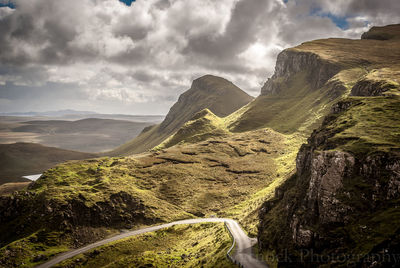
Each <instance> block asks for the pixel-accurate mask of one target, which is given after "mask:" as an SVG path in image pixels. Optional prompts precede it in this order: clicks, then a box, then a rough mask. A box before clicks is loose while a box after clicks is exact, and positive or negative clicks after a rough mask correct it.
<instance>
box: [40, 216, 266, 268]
mask: <svg viewBox="0 0 400 268" xmlns="http://www.w3.org/2000/svg"><path fill="white" fill-rule="evenodd" d="M205 222H224V223H226V225H227V227H228V228H229V230H230V232H231V234H232V236H233V238H234V239H235V242H236V247H235V253H234V254H233V256H232V257H233V259H234V260H235V261H236V262H238V263H240V264H241V265H242V267H246V268H261V267H262V268H265V267H268V266H267V265H266V264H265V263H263V262H261V261H259V260H258V259H257V258H255V257H254V256H253V254H252V246H253V245H254V244H255V243H257V239H255V238H250V237H248V236H247V235H246V233H245V232H244V231H243V230H242V228H240V226H239V224H238V223H237V221H235V220H232V219H225V218H204V219H189V220H182V221H174V222H170V223H166V224H161V225H157V226H152V227H147V228H143V229H139V230H135V231H129V232H125V233H121V234H119V235H116V236H113V237H110V238H107V239H104V240H100V241H97V242H95V243H92V244H89V245H87V246H85V247H82V248H78V249H75V250H72V251H68V252H65V253H62V254H60V255H58V256H57V257H55V258H54V259H51V260H50V261H48V262H45V263H43V264H41V265H39V266H37V268H48V267H52V266H53V265H56V264H58V263H60V262H62V261H64V260H67V259H69V258H72V257H74V256H76V255H78V254H81V253H84V252H87V251H89V250H91V249H94V248H96V247H99V246H102V245H105V244H107V243H110V242H114V241H117V240H120V239H123V238H127V237H130V236H135V235H140V234H144V233H148V232H154V231H157V230H160V229H163V228H168V227H172V226H174V225H178V224H196V223H205Z"/></svg>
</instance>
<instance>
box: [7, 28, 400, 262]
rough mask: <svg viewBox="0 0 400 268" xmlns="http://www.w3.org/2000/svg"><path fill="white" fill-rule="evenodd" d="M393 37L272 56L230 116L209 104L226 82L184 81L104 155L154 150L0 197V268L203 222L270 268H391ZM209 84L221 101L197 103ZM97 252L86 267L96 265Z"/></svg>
mask: <svg viewBox="0 0 400 268" xmlns="http://www.w3.org/2000/svg"><path fill="white" fill-rule="evenodd" d="M397 36H400V26H399V25H397V26H396V25H392V26H388V27H376V28H372V29H371V31H370V32H369V33H367V34H364V35H363V39H360V40H349V39H338V38H331V39H323V40H315V41H310V42H306V43H303V44H301V45H299V46H297V47H294V48H290V49H287V50H284V51H282V52H281V53H280V54H279V56H278V58H277V63H276V68H275V73H274V75H273V76H272V77H271V78H270V79H268V80H267V81H266V83H265V85H264V86H263V88H262V89H261V95H260V96H259V97H257V98H256V99H255V100H253V101H251V102H249V103H247V104H243V105H242V106H241V107H236V108H235V109H233V108H232V109H231V110H232V112H230V111H228V110H226V111H225V112H224V111H221V110H218V109H217V107H220V105H216V106H213V105H212V104H213V103H214V101H215V100H216V99H221V100H224V99H229V98H227V96H230V95H229V94H230V92H231V91H232V89H233V88H235V87H234V86H232V84H230V83H229V82H227V81H226V80H223V79H220V78H215V77H209V76H206V77H203V78H200V79H199V80H200V83H199V81H198V80H196V81H195V82H193V85H192V88H191V89H190V90H189V91H188V93H185V94H184V95H183V96H182V97H181V98H180V99H179V100H178V102H177V103H176V104H175V105H174V107H173V108H171V111H170V114H169V115H168V116H167V117H166V118H165V120H164V122H163V123H161V124H159V125H156V126H153V127H151V126H150V127H147V128H145V129H144V130H143V131H142V133H141V135H139V137H138V138H136V139H135V140H134V141H133V142H131V143H128V144H127V145H125V146H123V147H120V148H119V149H118V150H117V151H115V152H114V153H115V154H117V153H120V154H131V153H133V152H139V151H144V150H145V148H146V149H149V148H153V150H151V151H149V152H147V153H146V154H137V155H130V156H128V157H121V156H119V157H102V158H98V159H91V160H84V161H73V162H67V163H63V164H60V165H58V166H56V167H54V168H52V169H50V170H48V171H46V172H45V173H44V175H43V176H42V178H40V179H39V180H38V181H36V182H35V183H32V184H31V185H30V186H29V187H28V188H27V189H25V190H24V191H20V192H17V193H15V194H13V195H11V196H1V197H0V242H1V246H3V247H2V248H0V265H3V266H6V267H8V266H18V265H21V263H22V262H23V263H28V266H34V265H38V264H39V263H41V262H43V261H44V260H46V259H47V258H50V257H51V256H52V255H54V254H56V253H60V252H64V251H67V250H69V249H71V248H74V247H75V248H76V247H81V246H82V245H85V244H88V243H90V242H91V241H94V240H97V239H99V238H102V237H105V236H107V235H109V234H114V233H117V232H118V230H121V229H125V228H138V227H139V226H143V225H154V224H155V223H159V222H168V221H172V220H177V219H183V218H193V217H210V216H213V215H216V216H218V217H229V218H235V219H237V221H238V222H239V223H240V225H241V226H242V227H243V228H244V229H245V230H246V231H247V232H248V233H249V234H250V235H253V236H257V238H258V253H259V254H262V255H263V259H265V260H276V262H272V263H270V265H271V266H272V267H274V265H275V266H281V267H318V266H322V267H330V266H349V265H352V266H356V267H357V266H359V267H363V265H364V264H365V263H366V265H368V266H374V267H396V266H395V265H396V263H393V261H392V262H391V263H387V262H388V261H387V259H386V262H385V259H384V257H385V256H386V255H385V256H382V254H385V253H388V254H390V255H389V256H397V255H395V254H396V253H398V252H399V249H400V248H399V244H400V243H399V242H400V236H399V234H400V230H399V224H398V223H399V222H400V218H399V215H400V211H399V208H400V201H399V200H400V188H399V185H400V178H399V174H400V170H399V167H400V158H399V155H400V138H399V137H400V136H399V133H400V129H399V126H400V124H399V120H400V119H399V118H400V116H399V115H400V110H399V107H400V96H399V95H400V94H399V81H400V77H399V76H400V66H399V62H400V61H399V59H400V51H399V50H400V44H399V40H400V39H398V38H397ZM202 80H206V81H205V82H203V81H202ZM210 80H211V82H210ZM216 80H218V81H220V82H218V83H216ZM221 84H222V85H226V86H227V88H231V90H227V91H226V92H225V93H224V94H228V95H227V96H225V97H224V96H219V97H215V96H214V97H213V98H212V99H208V97H209V96H210V94H215V92H218V89H217V88H220V86H218V87H216V86H212V85H221ZM203 85H206V86H203ZM214 87H216V88H214ZM204 89H207V90H209V89H212V90H211V92H212V93H210V92H208V91H205V90H204ZM238 92H240V91H238ZM198 103H199V104H198ZM238 106H239V105H238ZM193 107H196V108H195V109H194V108H193ZM181 117H183V118H184V119H182V118H181ZM156 145H158V146H156ZM154 146H156V147H154ZM139 149H140V150H139ZM21 212H23V213H21ZM38 215H40V217H39V216H38ZM165 233H166V232H164V231H163V232H160V233H155V234H154V237H156V238H160V237H165V235H166V234H165ZM186 239H187V240H188V241H187V242H188V244H189V245H197V243H202V242H203V241H204V239H210V238H204V237H193V238H186ZM212 239H215V238H211V240H212ZM121 243H122V242H121ZM131 245H132V246H137V247H140V246H141V244H140V241H139V242H132V244H130V246H131ZM116 247H117V248H123V247H122V244H120V243H117V245H116ZM37 248H40V252H37V251H36V249H37ZM127 249H128V248H123V250H121V252H120V251H117V250H115V251H113V255H112V257H109V256H108V260H109V261H113V260H115V259H116V258H118V259H120V257H121V256H123V253H122V251H124V252H126V250H127ZM168 251H171V252H172V251H173V249H168ZM147 252H148V254H149V255H146V256H152V258H151V259H150V258H149V259H147V260H148V261H147V263H146V265H148V266H151V265H153V266H157V265H158V266H168V262H167V261H165V260H164V259H162V257H160V256H164V255H163V253H161V254H158V253H159V252H160V251H157V248H156V247H155V246H154V247H150V248H147ZM103 254H104V251H102V250H99V252H98V255H95V254H93V255H89V254H87V255H85V258H86V259H90V261H91V262H90V263H91V264H94V265H96V264H97V265H98V266H99V265H101V264H102V260H104V255H103ZM153 256H155V257H153ZM374 256H375V257H376V258H378V257H379V258H380V259H371V257H374ZM101 257H103V259H102V258H101ZM179 257H180V256H178V258H179ZM105 258H107V256H105ZM130 258H134V257H130ZM135 258H140V257H135ZM141 258H142V259H143V258H144V257H141ZM181 258H182V257H181ZM354 258H356V259H354ZM124 260H126V263H125V264H126V265H128V266H129V264H132V263H134V262H135V260H128V259H124ZM289 262H290V263H289ZM389 262H390V261H389ZM107 263H110V262H107ZM160 263H161V264H160ZM103 264H104V263H103ZM72 265H73V264H72ZM324 265H325V266H324ZM204 266H207V263H205V264H204Z"/></svg>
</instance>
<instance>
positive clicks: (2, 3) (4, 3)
mask: <svg viewBox="0 0 400 268" xmlns="http://www.w3.org/2000/svg"><path fill="white" fill-rule="evenodd" d="M0 7H9V8H12V9H15V4H14V3H13V2H12V1H0Z"/></svg>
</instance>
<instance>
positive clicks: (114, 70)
mask: <svg viewBox="0 0 400 268" xmlns="http://www.w3.org/2000/svg"><path fill="white" fill-rule="evenodd" d="M0 1H1V0H0ZM397 1H398V0H381V1H374V0H340V1H329V0H288V1H282V0H271V1H265V0H219V1H213V0H203V1H198V0H146V1H144V0H137V1H136V2H134V3H133V4H132V5H131V6H127V5H125V4H123V3H121V2H120V1H118V0H69V1H64V0H61V1H53V0H31V1H26V0H15V1H13V3H14V4H15V7H16V8H15V9H12V8H9V7H1V8H0V45H1V50H0V103H4V104H7V105H2V108H1V109H4V110H9V109H11V108H13V109H15V107H18V105H20V104H21V103H25V105H24V107H21V108H20V109H28V108H27V107H28V106H29V107H31V106H32V105H33V103H34V104H35V105H34V106H35V107H40V108H38V109H43V110H47V109H49V108H50V107H47V106H50V105H53V106H56V105H59V106H60V107H61V106H62V108H76V109H85V110H87V109H88V108H92V109H94V110H97V111H100V112H101V111H108V112H130V113H165V112H167V111H168V109H169V107H170V106H171V104H172V103H173V102H174V101H175V100H176V99H177V97H178V95H179V94H181V93H182V92H183V91H185V90H186V89H188V87H189V86H190V83H191V80H193V79H194V78H197V77H198V76H201V75H204V74H207V73H211V74H215V75H221V76H224V77H226V78H227V79H229V80H231V81H233V82H234V83H236V84H237V85H238V86H240V87H241V88H242V89H244V90H246V91H247V92H249V93H250V94H252V95H254V96H256V95H258V93H259V91H260V87H261V85H262V84H263V82H264V81H265V80H266V79H267V78H268V77H269V76H270V75H272V72H273V70H274V65H275V59H276V55H277V54H278V53H279V52H280V51H281V50H282V49H284V48H287V47H291V46H294V45H296V44H298V43H301V42H304V41H307V40H310V39H317V38H325V37H331V36H335V37H350V38H359V36H360V34H361V33H362V32H364V31H365V30H367V29H368V28H369V27H370V26H372V25H384V24H390V23H398V21H396V20H397V19H396V18H397V14H399V11H400V10H399V5H398V4H397ZM0 3H1V2H0ZM335 19H337V20H341V21H342V22H344V23H345V24H346V27H341V25H338V23H337V21H335ZM24 91H26V93H25V94H23V92H24ZM63 91H66V92H63ZM68 92H72V93H71V94H70V93H68ZM46 93H47V94H46ZM50 96H51V98H50ZM10 101H11V104H10ZM12 103H14V104H15V105H12ZM27 103H29V104H30V105H26V104H27ZM39 104H40V105H39ZM82 106H85V107H82Z"/></svg>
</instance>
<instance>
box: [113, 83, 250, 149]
mask: <svg viewBox="0 0 400 268" xmlns="http://www.w3.org/2000/svg"><path fill="white" fill-rule="evenodd" d="M252 99H253V98H252V97H251V96H249V95H248V94H247V93H245V92H244V91H242V90H241V89H240V88H238V87H237V86H235V85H234V84H233V83H232V82H229V81H228V80H226V79H224V78H221V77H217V76H212V75H205V76H203V77H200V78H198V79H196V80H194V81H193V84H192V86H191V88H190V89H189V90H187V91H186V92H185V93H183V94H182V95H181V96H180V97H179V99H178V101H177V102H176V103H175V104H174V105H173V106H172V107H171V109H170V111H169V113H168V114H167V116H166V117H165V119H164V121H163V122H162V123H161V124H159V125H156V126H154V127H152V128H151V129H147V131H144V132H142V133H141V134H140V135H139V136H138V137H137V138H135V139H133V140H132V141H130V142H128V143H126V144H124V145H122V146H120V147H119V148H117V149H115V150H113V151H112V152H109V153H107V155H112V156H118V155H130V154H134V153H142V152H145V151H147V150H149V149H151V148H153V147H155V146H157V145H159V144H160V143H161V142H163V141H164V140H165V139H167V138H168V137H169V136H170V135H172V134H174V133H175V132H176V131H178V129H179V128H180V127H181V126H183V125H184V124H185V123H186V122H187V121H189V120H190V119H191V118H192V117H193V116H194V115H195V114H196V113H198V112H200V111H202V110H204V109H209V110H210V111H211V112H213V113H214V114H215V115H217V116H220V117H224V116H227V115H229V114H231V113H233V112H234V111H236V110H238V109H240V108H241V107H242V106H244V105H246V104H247V103H249V102H250V101H251V100H252Z"/></svg>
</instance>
